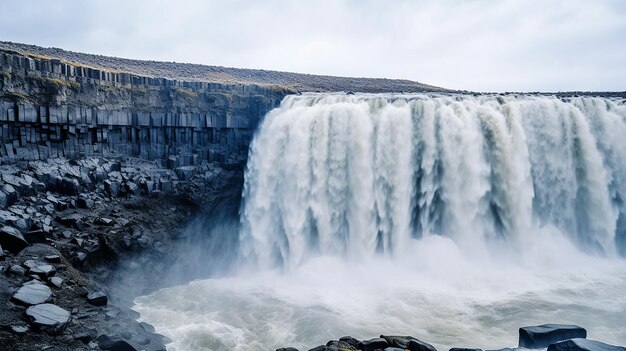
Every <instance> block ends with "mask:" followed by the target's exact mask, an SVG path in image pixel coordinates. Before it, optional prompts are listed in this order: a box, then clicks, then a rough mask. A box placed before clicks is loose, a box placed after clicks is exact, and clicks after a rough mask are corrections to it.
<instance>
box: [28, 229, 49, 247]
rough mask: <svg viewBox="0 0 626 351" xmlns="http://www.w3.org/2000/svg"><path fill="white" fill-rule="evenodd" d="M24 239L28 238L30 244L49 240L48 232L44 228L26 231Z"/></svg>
mask: <svg viewBox="0 0 626 351" xmlns="http://www.w3.org/2000/svg"><path fill="white" fill-rule="evenodd" d="M24 239H26V241H28V243H29V244H36V243H40V244H45V243H46V242H47V240H46V233H45V232H44V231H43V230H39V229H38V230H31V231H29V232H26V233H25V234H24Z"/></svg>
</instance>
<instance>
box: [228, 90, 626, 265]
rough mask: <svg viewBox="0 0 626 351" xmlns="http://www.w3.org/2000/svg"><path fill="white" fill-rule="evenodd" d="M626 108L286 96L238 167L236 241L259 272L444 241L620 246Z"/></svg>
mask: <svg viewBox="0 0 626 351" xmlns="http://www.w3.org/2000/svg"><path fill="white" fill-rule="evenodd" d="M625 143H626V104H625V102H624V101H623V100H618V99H607V98H599V97H576V98H568V99H561V98H558V97H548V96H533V95H506V96H494V95H490V96H477V97H474V96H465V95H459V96H450V95H448V96H443V95H359V94H357V95H347V94H305V95H298V96H289V97H287V98H285V99H284V100H283V101H282V103H281V105H280V106H279V107H278V108H276V109H274V110H273V111H271V112H270V113H269V114H268V115H267V116H266V117H265V119H264V121H263V122H262V124H261V126H260V129H259V131H258V133H257V135H256V136H255V138H254V140H253V143H252V145H251V148H250V156H249V160H248V164H247V169H246V173H245V185H244V193H243V204H242V208H241V221H242V226H241V227H242V229H241V232H240V247H241V249H242V250H243V255H244V256H245V257H246V258H248V259H249V260H253V261H254V262H255V263H256V264H258V265H259V266H260V267H275V266H277V265H278V266H284V267H286V268H290V267H295V266H298V265H300V264H302V263H303V262H305V261H306V260H307V259H308V258H310V257H313V256H318V255H330V256H340V257H346V258H348V259H350V258H363V257H365V258H366V257H370V256H373V255H388V256H392V257H394V256H401V255H411V254H412V253H411V252H410V250H411V249H410V248H411V247H412V246H411V245H410V243H411V242H412V241H414V240H420V239H422V238H425V237H429V236H435V235H436V236H445V237H448V238H451V239H452V240H453V241H454V242H455V243H456V245H457V246H458V248H459V249H460V250H461V251H463V252H467V253H468V254H474V255H477V256H480V255H490V254H494V253H496V254H497V252H498V251H499V250H502V249H505V250H510V252H516V253H520V254H523V253H524V252H525V250H530V249H529V247H528V243H529V242H537V241H541V240H542V236H544V235H555V234H554V233H557V234H556V235H562V236H564V237H566V238H567V239H568V240H570V241H571V242H572V243H574V244H575V245H576V246H577V247H578V248H580V249H581V250H583V251H585V252H588V253H591V254H594V255H602V256H608V257H611V256H617V255H619V254H622V255H623V254H624V251H625V250H626V243H625V242H626V205H625V204H624V199H626V144H625Z"/></svg>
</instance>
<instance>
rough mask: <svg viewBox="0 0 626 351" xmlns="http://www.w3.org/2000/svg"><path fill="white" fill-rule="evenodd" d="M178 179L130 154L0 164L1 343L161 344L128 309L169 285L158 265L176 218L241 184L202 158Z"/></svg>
mask: <svg viewBox="0 0 626 351" xmlns="http://www.w3.org/2000/svg"><path fill="white" fill-rule="evenodd" d="M184 176H185V177H186V178H185V180H182V179H180V178H179V177H178V175H177V174H176V172H175V171H174V170H173V169H168V168H162V166H161V165H160V164H159V163H158V162H154V161H145V160H140V159H134V158H113V159H111V158H103V157H92V158H84V159H75V160H67V159H61V158H55V159H50V160H48V161H46V162H44V161H33V162H25V163H18V164H12V165H0V188H2V189H5V188H8V187H9V186H10V187H11V188H12V189H14V190H15V192H14V193H13V192H12V193H11V202H10V204H7V206H5V207H3V208H2V209H0V224H1V228H3V230H2V233H3V234H2V238H3V239H2V240H3V241H2V243H1V247H2V249H0V253H1V255H0V274H2V277H0V340H2V346H3V347H7V349H10V350H41V349H53V350H165V345H164V344H165V343H166V342H168V340H167V339H166V338H164V337H163V336H162V335H159V334H157V333H156V331H155V330H154V327H152V326H151V325H149V324H147V323H139V322H137V321H136V319H137V318H138V314H137V313H136V312H134V311H132V310H130V309H129V306H130V304H131V302H132V300H133V299H134V297H136V296H137V295H139V294H145V293H149V292H150V291H152V290H154V289H157V288H159V287H163V286H167V284H171V283H170V282H169V281H166V280H164V279H163V272H165V271H166V270H167V269H169V268H170V267H171V266H172V265H173V264H174V262H176V260H177V257H176V256H177V251H176V247H178V245H180V243H181V242H183V241H184V240H183V239H184V236H183V235H182V231H183V229H184V225H185V223H188V222H190V221H191V220H192V219H193V218H194V217H195V216H196V215H197V214H198V213H202V211H205V209H206V208H208V207H210V206H212V205H213V203H214V201H215V199H216V198H218V197H219V196H218V194H223V193H224V192H225V190H224V189H229V188H230V187H234V188H238V187H240V186H241V182H242V180H241V178H242V175H241V170H226V169H224V168H223V167H221V166H219V165H217V164H214V163H208V162H201V163H199V164H198V165H196V166H193V172H192V174H185V175H184ZM60 179H61V180H62V179H65V181H62V182H60V181H59V180H60ZM112 180H114V181H115V182H116V183H117V184H118V185H119V186H118V189H117V191H116V192H115V193H111V192H109V191H108V190H107V187H106V183H105V182H106V181H112ZM130 183H132V184H136V185H137V187H134V186H132V185H131V186H128V184H130ZM60 184H64V185H60ZM158 184H167V186H166V187H164V188H163V187H161V188H160V187H159V186H158ZM68 189H70V190H68ZM234 191H235V192H236V191H238V190H234ZM4 193H5V192H3V194H4ZM0 200H2V199H0ZM7 238H8V239H7ZM181 238H183V239H181ZM181 240H183V241H181ZM144 267H149V268H150V269H144ZM0 349H2V348H0Z"/></svg>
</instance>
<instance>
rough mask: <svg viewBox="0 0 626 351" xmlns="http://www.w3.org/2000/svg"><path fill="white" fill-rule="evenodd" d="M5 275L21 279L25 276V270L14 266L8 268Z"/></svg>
mask: <svg viewBox="0 0 626 351" xmlns="http://www.w3.org/2000/svg"><path fill="white" fill-rule="evenodd" d="M6 274H7V275H12V276H16V277H23V276H25V275H26V268H24V267H22V266H20V265H17V264H14V265H12V266H11V267H9V269H8V270H7V271H6Z"/></svg>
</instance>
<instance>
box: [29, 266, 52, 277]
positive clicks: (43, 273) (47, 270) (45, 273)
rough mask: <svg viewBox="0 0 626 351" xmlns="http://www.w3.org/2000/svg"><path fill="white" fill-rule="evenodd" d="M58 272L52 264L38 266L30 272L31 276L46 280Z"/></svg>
mask: <svg viewBox="0 0 626 351" xmlns="http://www.w3.org/2000/svg"><path fill="white" fill-rule="evenodd" d="M56 272H57V270H56V269H55V268H54V266H52V265H50V264H42V265H37V266H35V267H31V268H30V269H29V270H28V273H29V274H34V275H37V276H39V277H41V278H44V279H45V278H48V277H51V276H53V275H54V274H55V273H56Z"/></svg>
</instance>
